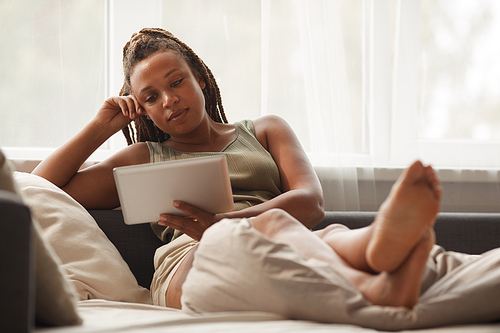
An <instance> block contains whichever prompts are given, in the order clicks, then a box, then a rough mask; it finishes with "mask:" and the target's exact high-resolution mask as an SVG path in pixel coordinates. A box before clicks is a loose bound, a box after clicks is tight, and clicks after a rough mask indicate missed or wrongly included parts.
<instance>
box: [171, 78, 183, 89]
mask: <svg viewBox="0 0 500 333" xmlns="http://www.w3.org/2000/svg"><path fill="white" fill-rule="evenodd" d="M182 80H183V79H180V80H177V81H175V82H174V83H172V87H175V86H178V85H179V84H181V83H182Z"/></svg>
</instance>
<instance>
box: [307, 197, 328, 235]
mask: <svg viewBox="0 0 500 333" xmlns="http://www.w3.org/2000/svg"><path fill="white" fill-rule="evenodd" d="M307 206H308V209H307V212H306V215H307V216H306V218H305V219H304V220H303V222H302V223H303V224H304V225H305V226H306V227H308V228H313V227H315V226H316V225H317V224H318V223H320V222H321V221H323V219H324V218H325V209H324V206H323V195H319V196H314V197H313V198H311V202H310V203H309V204H308V205H307Z"/></svg>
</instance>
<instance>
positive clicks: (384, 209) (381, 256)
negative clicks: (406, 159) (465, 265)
mask: <svg viewBox="0 0 500 333" xmlns="http://www.w3.org/2000/svg"><path fill="white" fill-rule="evenodd" d="M441 194H442V189H441V187H440V186H439V180H438V178H437V176H436V173H435V172H434V170H433V169H432V168H431V167H430V166H427V167H424V166H423V165H422V163H421V162H419V161H417V162H415V163H413V164H412V165H411V166H410V167H409V168H408V169H406V170H405V171H404V172H403V174H402V175H401V176H400V177H399V179H398V180H397V182H396V183H395V184H394V185H393V187H392V189H391V192H390V193H389V196H388V197H387V199H386V200H385V201H384V203H383V204H382V205H381V206H380V209H379V212H378V214H377V216H376V218H375V221H374V222H373V235H372V238H371V240H370V242H369V244H368V246H367V249H366V260H367V263H368V265H369V266H370V267H371V268H372V269H373V270H374V271H376V272H383V271H385V272H392V271H395V270H396V269H398V267H399V266H400V265H401V264H402V263H403V262H404V260H405V259H406V258H407V257H408V255H409V254H410V252H411V250H412V249H413V248H414V247H415V245H416V244H417V242H418V241H419V239H420V238H421V237H422V233H423V232H424V231H425V230H426V229H428V228H429V227H432V226H433V225H434V222H435V221H436V215H437V213H438V212H439V209H440V201H441Z"/></svg>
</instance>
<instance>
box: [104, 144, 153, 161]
mask: <svg viewBox="0 0 500 333" xmlns="http://www.w3.org/2000/svg"><path fill="white" fill-rule="evenodd" d="M108 163H110V164H112V165H113V166H115V167H117V166H126V165H134V164H143V163H149V149H148V146H147V144H146V142H137V143H133V144H131V145H129V146H127V147H125V148H123V149H121V150H119V151H118V152H117V153H115V154H113V155H112V156H111V157H110V158H109V159H108Z"/></svg>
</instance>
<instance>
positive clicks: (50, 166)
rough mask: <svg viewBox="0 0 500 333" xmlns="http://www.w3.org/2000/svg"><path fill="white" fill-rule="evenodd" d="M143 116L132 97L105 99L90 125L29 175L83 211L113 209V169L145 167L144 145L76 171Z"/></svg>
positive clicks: (146, 157) (141, 110) (114, 192)
mask: <svg viewBox="0 0 500 333" xmlns="http://www.w3.org/2000/svg"><path fill="white" fill-rule="evenodd" d="M143 114H145V112H144V111H143V109H142V108H141V106H140V105H139V103H137V101H136V100H135V98H133V97H132V96H121V97H110V98H108V99H107V100H106V101H105V102H104V104H103V106H102V107H101V108H100V109H99V111H98V112H97V114H96V116H95V117H94V119H93V120H92V121H91V122H89V123H88V124H87V125H86V126H85V127H84V128H83V129H82V130H81V131H79V132H78V133H77V134H76V135H75V136H73V137H72V138H71V139H69V140H68V141H67V142H66V143H64V144H63V145H62V146H61V147H59V148H58V149H57V150H56V151H54V152H53V153H52V154H51V155H49V156H48V157H47V158H45V159H44V160H43V161H42V162H41V163H40V164H39V165H38V166H37V167H36V168H35V170H33V172H32V173H33V174H36V175H38V176H41V177H43V178H45V179H47V180H49V181H50V182H52V183H53V184H55V185H56V186H58V187H60V188H62V189H63V190H65V191H66V192H67V193H68V194H70V195H71V196H72V197H73V198H74V199H76V200H77V201H78V202H80V204H82V205H83V206H84V207H85V208H114V207H116V206H117V205H118V198H117V194H116V188H115V183H114V178H113V168H114V167H118V166H125V165H132V164H140V163H148V162H149V151H148V148H147V146H146V144H145V143H137V144H134V145H131V146H128V147H126V148H124V149H123V150H121V151H119V152H118V153H116V154H114V155H113V156H111V157H109V158H108V159H106V160H104V161H102V162H100V163H98V164H96V165H94V166H92V167H89V168H86V169H84V170H82V171H79V169H80V167H81V166H82V164H83V163H84V162H85V161H86V160H87V159H88V158H89V157H90V155H92V153H94V151H96V149H97V148H99V147H100V146H101V145H102V144H103V143H104V142H106V140H108V139H109V138H110V137H111V136H112V135H113V134H115V133H116V132H118V131H119V130H121V129H122V128H124V127H125V126H127V125H128V123H130V121H131V120H132V119H134V118H136V117H138V116H141V115H143Z"/></svg>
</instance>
